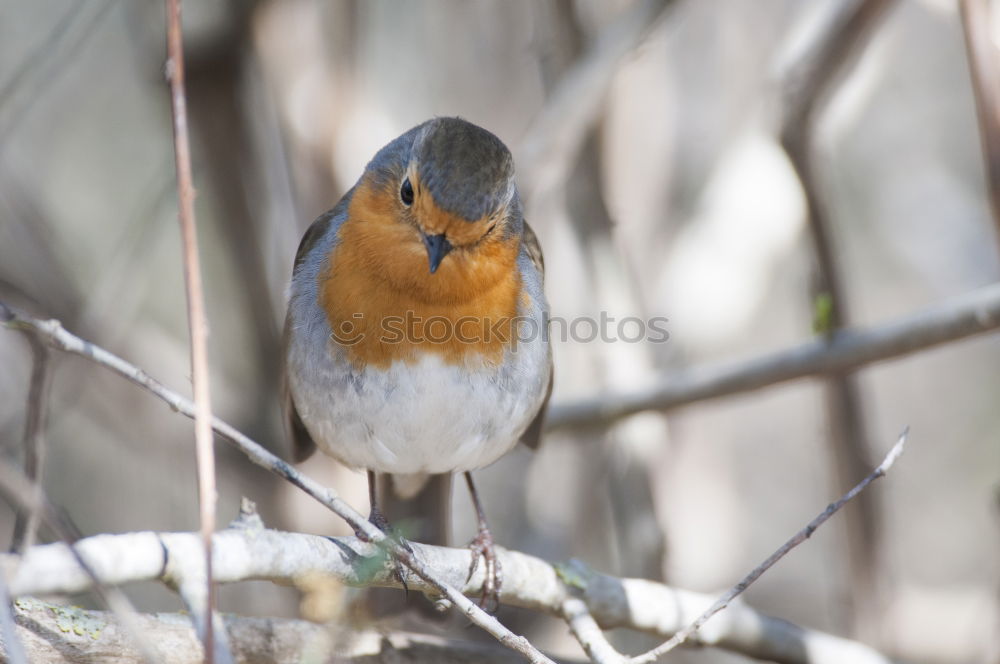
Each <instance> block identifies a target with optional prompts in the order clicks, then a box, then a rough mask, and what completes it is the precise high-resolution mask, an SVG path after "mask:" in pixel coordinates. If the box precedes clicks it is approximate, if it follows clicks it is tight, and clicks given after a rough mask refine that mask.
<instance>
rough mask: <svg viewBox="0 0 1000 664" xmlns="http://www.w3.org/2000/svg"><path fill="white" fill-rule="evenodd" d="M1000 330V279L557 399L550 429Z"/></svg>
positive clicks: (755, 386)
mask: <svg viewBox="0 0 1000 664" xmlns="http://www.w3.org/2000/svg"><path fill="white" fill-rule="evenodd" d="M997 328H1000V284H993V285H991V286H987V287H985V288H981V289H978V290H975V291H972V292H971V293H966V294H964V295H961V296H958V297H956V298H953V299H951V300H949V301H947V302H945V303H943V304H940V305H938V306H935V307H932V308H929V309H925V310H924V311H921V312H918V313H915V314H911V315H909V316H905V317H903V318H900V319H897V320H895V321H892V322H890V323H885V324H883V325H880V326H878V327H872V328H867V329H843V330H839V331H837V332H835V333H833V334H832V335H831V337H830V340H829V341H824V340H816V341H811V342H808V343H804V344H802V345H800V346H797V347H794V348H790V349H787V350H784V351H780V352H777V353H772V354H770V355H764V356H761V357H757V358H754V359H751V360H746V361H743V362H736V363H726V364H718V365H715V366H711V365H710V366H707V367H702V368H700V369H693V370H691V371H688V372H686V373H679V374H677V373H675V374H671V375H670V376H669V377H664V378H663V379H661V380H660V381H659V382H657V383H655V384H653V385H651V386H648V387H645V388H640V389H637V390H632V391H628V392H625V391H622V392H617V393H608V394H602V395H598V396H595V397H589V398H586V399H581V400H579V401H575V402H570V403H563V404H556V405H555V406H553V407H552V409H551V410H550V412H549V415H548V419H547V425H548V426H549V427H550V428H553V429H555V428H563V427H574V426H587V425H600V424H605V423H607V422H610V421H613V420H617V419H620V418H623V417H627V416H628V415H632V414H633V413H638V412H641V411H644V410H661V411H663V410H670V409H672V408H677V407H679V406H684V405H687V404H691V403H694V402H697V401H704V400H706V399H715V398H718V397H724V396H729V395H732V394H739V393H742V392H749V391H751V390H756V389H760V388H762V387H767V386H770V385H775V384H778V383H783V382H787V381H790V380H796V379H798V378H805V377H808V376H818V375H822V374H826V373H830V372H837V371H846V370H850V369H857V368H858V367H863V366H866V365H869V364H874V363H875V362H881V361H884V360H888V359H891V358H895V357H901V356H903V355H908V354H910V353H914V352H917V351H920V350H924V349H926V348H930V347H931V346H936V345H938V344H943V343H946V342H949V341H955V340H957V339H964V338H966V337H970V336H973V335H976V334H981V333H983V332H989V331H991V330H995V329H997Z"/></svg>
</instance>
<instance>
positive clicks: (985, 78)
mask: <svg viewBox="0 0 1000 664" xmlns="http://www.w3.org/2000/svg"><path fill="white" fill-rule="evenodd" d="M959 7H960V8H961V10H962V27H963V29H964V32H965V51H966V56H967V57H968V60H969V71H970V73H971V74H972V90H973V92H975V96H976V115H977V116H978V118H979V141H980V143H981V144H982V149H983V161H984V162H985V168H986V187H987V193H988V195H989V199H990V208H991V209H992V211H993V223H994V225H995V228H996V234H997V241H998V242H1000V47H998V46H997V43H996V42H995V41H993V39H991V37H990V27H991V26H993V25H995V23H994V21H993V17H992V16H991V12H992V11H996V8H995V3H994V4H993V5H991V4H990V3H989V2H988V0H962V1H961V2H960V3H959Z"/></svg>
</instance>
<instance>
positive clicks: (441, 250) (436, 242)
mask: <svg viewBox="0 0 1000 664" xmlns="http://www.w3.org/2000/svg"><path fill="white" fill-rule="evenodd" d="M424 245H425V246H426V247H427V258H428V260H430V266H431V274H434V273H435V272H436V271H437V269H438V266H439V265H441V261H442V260H444V257H445V256H447V255H448V252H449V251H451V242H448V240H447V239H446V238H445V236H444V235H424Z"/></svg>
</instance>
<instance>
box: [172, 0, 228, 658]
mask: <svg viewBox="0 0 1000 664" xmlns="http://www.w3.org/2000/svg"><path fill="white" fill-rule="evenodd" d="M166 7H167V80H168V82H169V83H170V100H171V107H170V108H171V112H172V114H173V119H174V122H173V126H174V154H175V157H176V164H177V196H178V199H179V203H180V224H181V239H182V243H183V247H184V283H185V286H186V289H187V306H188V327H189V330H190V333H191V377H192V381H193V383H194V403H195V414H194V433H195V445H196V447H197V457H198V503H199V505H200V513H201V514H200V516H201V534H202V539H203V541H204V544H205V584H206V601H207V609H206V611H205V620H204V628H203V634H204V642H205V661H206V662H208V664H212V661H213V658H214V652H215V646H214V643H213V640H214V639H213V629H212V613H213V610H214V607H215V601H214V596H213V595H214V589H213V587H212V533H213V532H215V504H216V493H215V450H214V449H213V447H212V401H211V393H210V390H209V382H208V341H207V335H208V322H207V320H206V318H205V298H204V292H203V290H202V283H201V266H200V264H199V261H198V235H197V231H196V226H195V216H194V183H193V181H192V177H191V152H190V150H191V148H190V142H189V140H188V120H187V99H186V97H185V92H184V44H183V35H182V32H181V0H166Z"/></svg>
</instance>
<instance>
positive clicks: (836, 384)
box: [781, 0, 893, 636]
mask: <svg viewBox="0 0 1000 664" xmlns="http://www.w3.org/2000/svg"><path fill="white" fill-rule="evenodd" d="M892 4H893V0H852V1H851V2H843V3H832V4H831V5H830V10H829V12H828V14H827V15H826V16H825V17H824V18H825V23H824V24H823V25H822V29H821V30H820V31H819V32H818V34H817V35H816V36H815V38H814V39H813V40H812V41H810V42H809V44H808V46H807V47H806V50H805V51H804V52H803V53H801V54H800V56H799V57H798V58H797V59H796V60H795V61H794V63H793V65H792V66H791V68H790V69H789V70H788V71H787V72H786V73H785V76H784V80H783V81H782V93H783V102H784V104H783V113H784V117H783V119H782V126H781V144H782V146H783V147H784V149H785V151H786V152H787V154H788V158H789V160H790V161H791V163H792V166H793V167H794V169H795V171H796V173H797V174H798V177H799V181H800V182H801V184H802V190H803V193H804V195H805V199H806V207H807V213H808V227H809V235H810V239H811V244H812V248H813V255H814V257H815V260H816V270H815V273H814V291H813V293H812V301H813V302H815V303H818V302H820V301H823V302H825V303H826V305H827V306H826V310H825V312H824V313H825V316H824V320H823V321H821V327H822V330H821V331H822V332H823V333H825V334H829V333H832V332H834V331H835V330H837V329H839V328H841V327H843V326H844V325H845V324H846V323H847V320H848V314H847V304H846V294H845V291H844V286H843V274H842V272H841V270H840V266H839V265H838V264H837V261H836V259H835V251H834V248H833V244H832V239H831V233H830V222H829V217H828V215H827V213H826V208H825V205H824V201H823V198H822V186H821V184H820V182H819V180H818V178H817V177H816V173H815V172H814V170H813V154H812V147H813V132H814V129H815V124H816V117H817V115H818V113H819V111H820V110H821V108H822V105H823V103H824V102H825V101H826V99H827V97H828V93H829V91H830V89H831V88H832V87H833V85H834V83H835V82H836V81H838V80H839V79H838V75H839V74H841V73H842V72H843V71H844V69H845V68H846V66H847V65H848V63H850V62H851V61H852V56H855V55H857V53H858V52H859V51H860V50H861V47H863V45H864V43H865V40H866V38H867V37H868V36H869V35H870V34H871V32H872V31H873V29H874V26H875V25H877V23H878V20H879V19H880V18H881V17H882V16H883V15H884V14H885V12H886V10H888V9H889V7H890V6H891V5H892ZM826 404H827V412H828V414H829V422H830V429H831V432H830V444H831V449H832V454H833V458H834V464H835V469H836V476H837V485H838V487H846V486H847V485H848V483H849V482H850V478H851V477H856V476H857V475H858V474H860V473H861V472H863V469H864V468H865V467H867V465H868V464H867V460H866V456H867V444H866V443H865V431H864V420H863V413H862V408H861V399H860V396H859V393H858V386H857V383H856V382H855V379H854V376H853V375H851V374H850V373H848V372H843V373H840V372H838V373H831V374H829V375H828V379H827V383H826ZM845 520H846V522H847V530H848V537H847V546H848V551H849V553H848V558H849V565H850V575H851V579H852V584H851V587H852V593H851V594H852V604H853V605H854V606H853V611H851V613H852V614H853V615H854V625H855V628H856V629H857V628H861V629H864V630H867V632H868V635H869V636H873V635H874V633H875V632H876V631H877V629H876V628H875V627H873V626H874V625H876V624H877V623H876V622H875V620H876V618H877V615H878V611H877V609H876V606H875V595H873V592H872V591H873V589H874V588H875V587H876V586H875V582H876V580H877V576H876V571H875V568H876V566H877V565H876V563H877V547H876V537H875V535H876V533H877V523H876V522H877V509H876V505H875V504H874V499H873V498H871V497H869V496H864V497H863V499H862V500H861V501H859V504H858V508H857V509H856V510H854V511H849V512H848V513H847V518H846V519H845Z"/></svg>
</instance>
